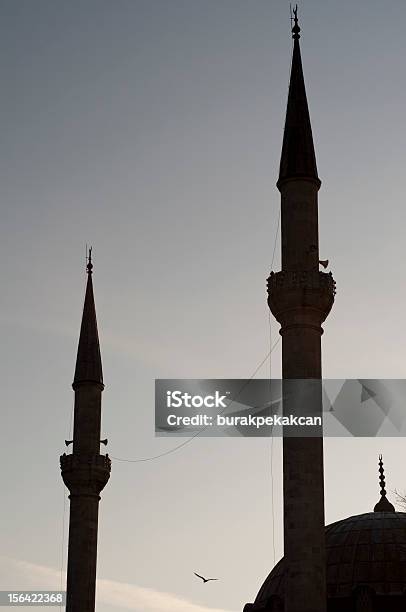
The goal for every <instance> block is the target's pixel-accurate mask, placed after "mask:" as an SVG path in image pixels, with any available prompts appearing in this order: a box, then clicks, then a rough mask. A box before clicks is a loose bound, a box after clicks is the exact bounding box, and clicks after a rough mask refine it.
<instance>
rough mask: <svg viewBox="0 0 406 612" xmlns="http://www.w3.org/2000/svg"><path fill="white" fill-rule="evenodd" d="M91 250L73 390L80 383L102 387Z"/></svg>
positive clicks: (90, 251)
mask: <svg viewBox="0 0 406 612" xmlns="http://www.w3.org/2000/svg"><path fill="white" fill-rule="evenodd" d="M92 270H93V264H92V249H89V263H88V264H87V285H86V294H85V303H84V306H83V315H82V324H81V327H80V336H79V344H78V352H77V358H76V368H75V376H74V379H73V385H72V386H73V388H75V387H76V385H80V384H81V383H96V384H99V385H103V369H102V361H101V354H100V344H99V334H98V330H97V319H96V306H95V302H94V294H93V281H92Z"/></svg>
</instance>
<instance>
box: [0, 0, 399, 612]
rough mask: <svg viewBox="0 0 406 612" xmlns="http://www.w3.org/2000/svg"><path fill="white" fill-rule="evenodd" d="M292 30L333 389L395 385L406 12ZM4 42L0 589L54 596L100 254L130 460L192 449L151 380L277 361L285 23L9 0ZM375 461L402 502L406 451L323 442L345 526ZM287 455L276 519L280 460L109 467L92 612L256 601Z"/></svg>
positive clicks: (314, 22) (218, 455) (251, 2)
mask: <svg viewBox="0 0 406 612" xmlns="http://www.w3.org/2000/svg"><path fill="white" fill-rule="evenodd" d="M299 15H300V24H301V27H302V38H301V46H302V57H303V64H304V71H305V80H306V86H307V92H308V98H309V106H310V113H311V118H312V124H313V134H314V140H315V146H316V154H317V161H318V168H319V174H320V177H321V179H322V187H321V190H320V194H319V203H320V207H319V209H320V255H321V257H322V258H323V259H324V258H329V259H330V263H331V270H332V271H333V273H334V277H335V279H336V281H337V296H336V302H335V305H334V307H333V311H332V313H331V315H330V316H329V318H328V320H327V322H326V324H325V335H324V336H323V369H324V376H325V377H330V378H333V377H338V378H341V377H350V378H351V377H352V378H358V377H365V378H366V377H380V378H402V377H404V376H405V374H406V361H405V349H406V329H405V325H404V319H405V315H404V312H405V302H406V275H405V272H404V262H405V248H406V246H405V245H406V243H405V239H404V231H405V226H406V203H405V196H404V188H405V184H404V176H405V158H406V155H405V151H406V144H405V143H406V123H405V119H404V109H405V101H406V71H405V63H404V57H405V28H406V4H405V3H404V2H403V1H401V0H398V1H393V0H387V1H386V2H382V1H381V2H378V1H375V0H368V1H366V0H365V1H364V0H362V1H359V2H350V1H346V2H344V1H342V2H332V1H329V2H325V1H324V2H322V1H321V0H317V1H316V0H314V1H312V0H306V1H303V2H301V3H300V7H299ZM0 41H1V42H0V71H1V83H2V87H1V93H0V121H1V146H0V189H1V200H0V201H1V212H2V215H1V218H2V223H1V228H0V232H1V236H0V266H1V278H2V288H3V291H2V295H3V300H2V308H1V318H0V323H1V338H2V346H3V360H2V376H3V382H2V389H3V398H2V403H3V415H4V416H3V420H2V442H1V457H2V461H1V465H2V469H1V491H2V511H1V514H2V517H1V518H2V521H1V524H2V527H3V533H2V554H3V557H2V558H1V560H0V563H1V571H0V575H1V577H2V582H1V584H0V587H1V588H2V589H24V588H31V587H32V588H59V586H60V580H61V564H62V550H63V551H64V555H63V572H62V574H63V576H64V573H65V568H66V558H65V557H66V533H67V525H68V508H69V503H68V502H67V501H65V502H64V500H66V497H67V496H66V490H65V488H64V486H63V484H62V480H61V478H60V471H59V455H60V454H61V453H62V452H64V450H65V447H64V439H65V438H68V437H69V429H70V419H71V411H72V405H73V392H72V389H71V387H70V385H71V382H72V378H73V372H74V364H75V357H76V348H77V340H78V334H79V326H80V317H81V310H82V304H83V297H84V286H85V273H84V255H85V244H86V243H88V244H92V245H93V248H94V251H93V253H94V264H95V269H94V270H95V273H94V284H95V295H96V305H97V312H98V320H99V330H100V337H101V345H102V356H103V366H104V375H105V382H106V390H105V392H104V397H103V437H104V436H107V437H108V438H109V446H108V452H109V453H110V454H111V455H112V456H116V457H122V458H131V459H136V458H143V457H150V456H154V455H157V454H159V453H160V452H162V451H164V450H166V449H169V448H171V447H173V446H174V445H175V444H176V443H177V440H175V439H172V440H167V439H162V438H158V439H156V438H155V437H154V431H153V415H154V411H153V404H154V396H153V390H154V379H155V378H159V377H168V378H169V377H176V378H186V377H190V378H206V377H207V378H224V377H227V378H228V377H236V378H237V377H242V378H247V377H249V376H251V374H252V373H253V372H254V370H255V369H256V367H257V366H258V364H259V363H260V362H261V361H262V359H263V358H264V357H265V355H266V354H267V352H268V350H269V329H268V309H267V305H266V292H265V281H266V277H267V275H268V273H269V271H270V264H271V258H272V251H273V246H274V239H275V232H276V226H277V217H278V210H279V193H278V191H277V189H276V187H275V182H276V179H277V173H278V164H279V156H280V149H281V142H282V130H283V122H284V115H285V109H286V100H287V88H288V79H289V68H290V56H291V36H290V24H289V3H288V2H280V1H277V0H108V1H107V0H87V1H86V2H80V1H79V0H70V1H69V2H66V1H62V0H36V2H32V0H0ZM279 248H280V245H279V243H278V246H277V251H276V252H277V256H276V258H275V262H274V269H275V270H277V269H279V266H280V257H279ZM277 332H278V325H277V324H276V322H275V321H273V325H272V336H273V338H276V337H277ZM268 372H269V363H268V364H267V365H265V366H264V367H263V368H262V370H260V371H259V372H258V376H259V377H266V376H267V375H268ZM272 372H273V376H275V377H278V376H279V375H280V345H279V346H278V349H277V350H275V351H274V353H273V355H272ZM379 452H383V454H384V459H385V467H386V473H387V485H388V487H387V488H388V490H393V489H394V488H398V489H406V481H405V476H404V465H405V459H406V451H405V444H404V440H402V439H390V440H386V439H363V440H361V439H357V440H350V439H336V440H334V439H330V440H326V443H325V466H326V470H325V474H326V520H327V522H332V521H335V520H338V519H340V518H343V517H345V516H349V515H352V514H357V513H362V512H368V511H370V510H372V508H373V506H374V504H375V503H376V501H377V500H378V497H379V488H378V473H377V456H378V453H379ZM272 457H273V493H274V498H273V502H274V503H273V507H274V512H273V513H272V478H271V470H270V465H271V442H270V440H266V439H263V440H259V439H251V440H250V439H242V440H241V439H207V438H204V439H199V438H198V439H196V440H194V441H193V442H192V443H191V444H189V445H188V446H186V447H185V448H183V449H181V450H180V451H179V452H176V453H174V454H171V455H169V456H167V457H165V458H163V459H158V460H155V461H150V462H144V463H135V464H131V463H122V462H119V461H113V466H112V475H111V479H110V482H109V484H108V485H107V487H106V489H105V491H104V492H103V495H102V502H101V513H100V530H99V563H98V576H99V578H100V579H101V582H100V585H99V589H98V595H99V603H98V606H97V610H98V612H113V611H114V612H117V610H118V609H129V610H135V611H136V612H166V611H171V612H173V610H174V609H177V610H179V611H182V612H183V610H185V612H186V611H189V612H209V611H211V612H223V611H227V612H239V611H241V610H242V607H243V605H244V603H246V602H248V601H253V599H254V597H255V594H256V592H257V590H258V588H259V586H260V584H261V583H262V581H263V579H264V578H265V576H266V575H267V573H268V572H269V570H270V569H271V568H272V566H273V563H274V560H275V559H274V548H275V558H276V560H277V559H279V558H280V556H281V555H282V507H281V445H280V440H275V442H274V445H273V452H272ZM64 507H65V521H64V522H63V516H64ZM273 516H274V520H273V518H272V517H273ZM63 532H65V536H64V538H65V539H64V542H63V540H62V538H63ZM273 533H274V538H273ZM193 571H197V572H199V573H203V574H210V575H212V576H216V577H219V578H221V580H219V581H218V582H215V583H209V584H208V585H205V586H203V585H202V584H201V583H200V582H199V581H198V580H197V579H195V578H194V576H193ZM117 583H122V584H117ZM182 602H183V603H182Z"/></svg>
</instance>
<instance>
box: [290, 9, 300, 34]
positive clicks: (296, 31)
mask: <svg viewBox="0 0 406 612" xmlns="http://www.w3.org/2000/svg"><path fill="white" fill-rule="evenodd" d="M292 12H293V17H292ZM290 19H291V22H293V23H294V25H293V27H292V38H293V40H299V38H300V34H299V32H300V27H299V20H298V18H297V4H296V6H295V8H294V9H293V11H292V10H291V17H290Z"/></svg>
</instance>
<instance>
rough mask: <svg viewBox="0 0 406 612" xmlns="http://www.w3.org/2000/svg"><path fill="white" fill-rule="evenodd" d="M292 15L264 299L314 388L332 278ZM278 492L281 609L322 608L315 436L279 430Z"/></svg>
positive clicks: (287, 373)
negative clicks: (323, 254) (276, 248)
mask: <svg viewBox="0 0 406 612" xmlns="http://www.w3.org/2000/svg"><path fill="white" fill-rule="evenodd" d="M294 17H295V18H294V26H293V28H292V34H293V41H294V42H293V56H292V66H291V75H290V85H289V96H288V105H287V112H286V122H285V131H284V136H283V146H282V156H281V162H280V172H279V179H278V182H277V187H278V189H279V191H280V193H281V233H282V240H281V242H282V271H281V272H277V273H273V272H271V275H270V277H269V279H268V304H269V307H270V309H271V311H272V313H273V315H274V316H275V318H276V319H277V320H278V322H279V323H280V325H281V329H280V334H281V336H282V376H283V379H284V385H283V387H284V389H286V388H287V386H288V384H289V383H287V379H316V382H315V384H316V388H318V389H320V390H321V384H320V383H319V382H318V379H321V335H322V333H323V329H322V327H321V324H322V322H323V321H324V320H325V319H326V317H327V315H328V313H329V312H330V309H331V307H332V305H333V301H334V293H335V283H334V280H333V277H332V276H331V273H330V274H326V273H324V272H320V271H319V237H318V204H317V194H318V190H319V188H320V185H321V182H320V179H319V177H318V174H317V166H316V157H315V153H314V147H313V137H312V130H311V124H310V117H309V110H308V106H307V98H306V90H305V84H304V78H303V70H302V60H301V56H300V46H299V38H300V34H299V32H300V28H299V25H298V20H297V7H296V9H295V10H294ZM323 264H324V265H326V263H325V262H323ZM290 384H292V383H290ZM317 397H318V401H317V402H316V404H317V405H314V404H313V406H312V410H313V413H314V412H315V411H320V413H321V410H322V407H321V391H320V392H318V396H317ZM284 411H285V412H286V405H285V403H284ZM319 433H321V432H319ZM283 495H284V553H285V568H286V576H285V608H284V611H285V612H325V611H326V605H327V603H326V575H325V572H326V570H325V567H326V564H325V539H324V484H323V438H322V436H321V435H320V436H319V437H307V438H303V437H286V432H284V440H283Z"/></svg>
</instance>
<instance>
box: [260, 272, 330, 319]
mask: <svg viewBox="0 0 406 612" xmlns="http://www.w3.org/2000/svg"><path fill="white" fill-rule="evenodd" d="M267 287H268V305H269V308H270V310H271V312H272V314H273V315H274V317H275V318H276V319H277V320H278V321H279V322H280V323H281V324H282V326H286V325H302V324H303V325H310V326H316V327H319V326H320V325H321V323H322V322H323V321H324V320H325V319H326V317H327V315H328V313H329V312H330V310H331V308H332V306H333V303H334V296H335V294H336V283H335V280H334V278H333V275H332V274H331V272H329V273H326V272H320V271H319V270H300V271H294V270H288V271H282V272H271V274H270V276H269V278H268V281H267Z"/></svg>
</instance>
